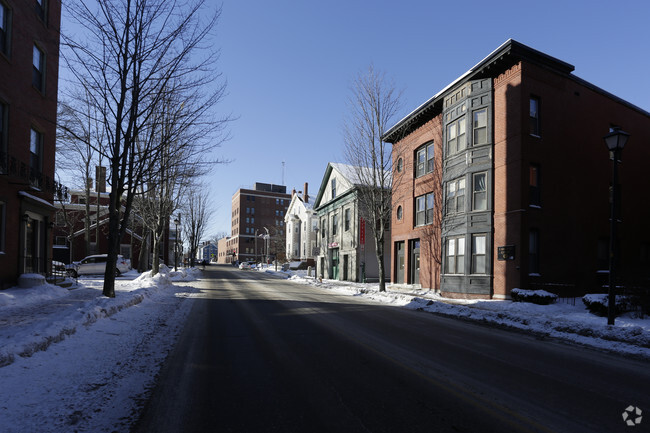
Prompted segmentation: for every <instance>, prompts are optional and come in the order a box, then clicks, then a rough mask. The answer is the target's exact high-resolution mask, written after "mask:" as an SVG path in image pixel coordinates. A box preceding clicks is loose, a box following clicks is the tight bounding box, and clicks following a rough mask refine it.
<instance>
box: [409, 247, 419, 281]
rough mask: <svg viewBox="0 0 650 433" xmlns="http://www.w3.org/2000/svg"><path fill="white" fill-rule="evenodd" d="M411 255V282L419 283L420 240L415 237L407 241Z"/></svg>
mask: <svg viewBox="0 0 650 433" xmlns="http://www.w3.org/2000/svg"><path fill="white" fill-rule="evenodd" d="M409 244H410V245H409V246H410V250H411V256H410V262H411V263H410V264H411V269H410V271H411V272H410V273H411V278H410V280H411V281H410V283H411V284H420V240H419V239H415V240H412V241H410V242H409Z"/></svg>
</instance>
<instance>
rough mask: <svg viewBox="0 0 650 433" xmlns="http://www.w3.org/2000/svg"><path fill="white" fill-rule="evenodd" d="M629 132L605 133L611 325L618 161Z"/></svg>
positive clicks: (610, 315)
mask: <svg viewBox="0 0 650 433" xmlns="http://www.w3.org/2000/svg"><path fill="white" fill-rule="evenodd" d="M629 137H630V134H628V133H627V132H625V131H623V130H622V129H620V128H612V131H611V132H610V133H609V134H607V135H606V136H605V137H604V139H605V144H607V148H608V149H609V153H610V156H611V158H612V194H611V203H610V220H609V292H608V298H609V299H608V306H607V324H608V325H613V324H614V319H615V310H616V286H615V284H616V282H615V277H616V275H615V274H616V260H615V256H616V253H617V251H616V228H617V227H616V226H617V223H618V215H617V214H618V209H617V206H618V203H617V202H618V161H619V159H620V157H621V153H622V152H623V148H624V147H625V143H627V139H628V138H629Z"/></svg>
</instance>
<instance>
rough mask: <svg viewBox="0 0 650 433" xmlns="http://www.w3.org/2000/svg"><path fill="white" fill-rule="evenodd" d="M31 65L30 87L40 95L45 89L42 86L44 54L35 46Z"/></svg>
mask: <svg viewBox="0 0 650 433" xmlns="http://www.w3.org/2000/svg"><path fill="white" fill-rule="evenodd" d="M32 65H33V69H32V85H33V86H34V87H36V88H37V89H38V91H40V92H41V93H42V92H43V88H44V87H45V86H44V85H43V82H44V78H45V54H43V51H41V50H40V49H39V48H38V47H37V46H36V45H34V51H33V56H32Z"/></svg>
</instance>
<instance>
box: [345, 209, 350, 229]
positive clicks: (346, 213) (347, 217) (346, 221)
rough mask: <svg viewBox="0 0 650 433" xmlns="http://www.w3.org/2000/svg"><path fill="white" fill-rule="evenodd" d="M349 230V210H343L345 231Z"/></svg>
mask: <svg viewBox="0 0 650 433" xmlns="http://www.w3.org/2000/svg"><path fill="white" fill-rule="evenodd" d="M349 230H350V209H346V210H345V231H346V232H347V231H349Z"/></svg>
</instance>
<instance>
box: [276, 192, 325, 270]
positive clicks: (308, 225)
mask: <svg viewBox="0 0 650 433" xmlns="http://www.w3.org/2000/svg"><path fill="white" fill-rule="evenodd" d="M284 223H285V224H284V225H285V226H286V233H287V242H286V254H287V260H290V261H298V260H299V261H302V262H308V261H311V260H313V259H314V250H315V247H316V231H317V230H316V229H317V228H318V219H317V218H316V212H315V211H314V207H313V205H312V204H311V203H309V195H308V193H307V184H306V183H305V188H304V191H303V196H302V197H301V196H300V194H298V193H296V191H295V190H294V191H293V194H292V197H291V203H289V207H288V208H287V211H286V213H285V216H284Z"/></svg>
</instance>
